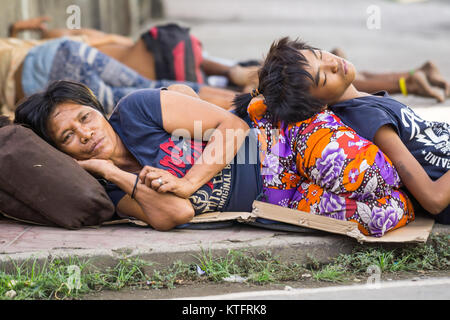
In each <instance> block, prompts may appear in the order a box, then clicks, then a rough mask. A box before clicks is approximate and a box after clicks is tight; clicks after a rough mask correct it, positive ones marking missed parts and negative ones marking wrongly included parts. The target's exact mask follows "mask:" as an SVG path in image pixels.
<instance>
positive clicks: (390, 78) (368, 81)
mask: <svg viewBox="0 0 450 320" xmlns="http://www.w3.org/2000/svg"><path fill="white" fill-rule="evenodd" d="M436 70H437V69H436ZM433 71H435V70H433ZM431 74H433V76H434V78H433V79H434V83H439V84H440V87H441V88H442V87H446V88H447V90H449V88H448V83H446V82H445V80H440V82H439V80H438V79H440V78H439V75H440V73H439V71H437V72H436V71H435V73H431V71H428V73H426V72H424V71H423V70H422V68H419V69H417V70H416V71H414V73H413V74H410V73H409V72H403V73H380V74H374V73H369V72H360V73H358V75H357V77H356V78H355V81H354V82H353V84H354V85H355V87H356V89H358V90H360V91H365V92H376V91H381V90H386V91H387V92H389V93H391V94H396V93H400V92H401V90H400V84H399V80H400V78H401V77H404V78H405V81H406V88H407V91H408V93H410V94H415V95H418V96H423V97H431V98H434V99H436V100H437V101H438V102H442V101H444V100H445V94H444V93H443V92H441V91H440V90H439V89H438V88H436V87H433V86H432V84H431V83H430V82H431V81H429V78H430V75H431ZM442 79H443V78H442Z"/></svg>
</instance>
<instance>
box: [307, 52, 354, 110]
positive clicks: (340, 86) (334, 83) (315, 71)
mask: <svg viewBox="0 0 450 320" xmlns="http://www.w3.org/2000/svg"><path fill="white" fill-rule="evenodd" d="M301 53H302V54H303V55H304V56H305V58H306V60H307V61H308V64H309V67H308V68H306V71H308V72H309V73H310V74H311V75H312V77H313V79H314V82H313V83H312V85H311V87H310V93H311V94H312V96H313V97H315V98H317V99H321V100H323V101H325V102H326V103H327V104H330V103H333V102H336V101H337V100H338V99H339V98H340V97H341V96H342V95H343V94H344V92H345V90H347V88H348V87H349V86H350V84H351V83H352V82H353V80H354V79H355V74H356V70H355V67H354V66H353V64H351V63H350V62H348V61H346V60H345V59H343V58H340V57H338V56H335V55H334V54H332V53H330V52H327V51H321V50H301Z"/></svg>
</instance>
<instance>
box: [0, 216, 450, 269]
mask: <svg viewBox="0 0 450 320" xmlns="http://www.w3.org/2000/svg"><path fill="white" fill-rule="evenodd" d="M432 233H441V234H442V233H445V234H450V226H443V225H436V224H435V226H434V228H433V232H432ZM357 244H358V243H357V241H356V240H354V239H353V238H349V237H346V236H339V235H333V234H329V233H325V232H320V231H315V230H311V232H288V231H275V230H269V229H264V228H259V227H253V226H248V225H244V224H234V225H232V226H228V227H225V228H220V229H213V230H191V229H178V230H173V231H170V232H159V231H155V230H153V229H151V228H148V227H138V226H134V225H128V224H122V225H112V226H102V227H100V228H83V229H81V230H74V231H73V230H65V229H60V228H52V227H42V226H34V225H28V224H23V223H19V222H15V221H12V220H0V269H1V270H6V269H8V268H10V267H12V266H13V262H14V263H16V264H17V263H22V262H23V261H26V260H31V261H33V260H34V259H37V261H38V262H39V263H43V262H44V261H46V260H47V259H49V258H51V257H53V258H55V257H58V258H62V259H68V258H74V257H77V258H80V259H90V260H91V262H92V263H93V264H95V265H97V266H100V267H108V266H113V265H115V264H116V263H117V262H118V260H119V259H120V258H123V257H125V256H126V257H140V258H141V259H144V260H147V261H152V262H154V263H156V266H160V267H164V266H169V265H171V264H172V263H173V262H174V261H176V260H181V261H184V262H187V263H189V262H195V261H196V258H195V256H199V255H201V254H202V252H205V251H206V252H211V253H212V254H213V255H215V256H216V255H223V254H226V253H227V251H228V250H230V249H242V250H250V251H252V252H261V251H271V252H272V253H273V254H274V255H277V256H279V257H280V259H283V260H284V261H289V262H297V263H304V262H306V261H307V259H308V256H309V257H311V256H312V257H314V258H315V259H317V260H318V261H320V262H327V261H329V259H332V258H333V257H336V256H337V255H339V254H340V253H350V252H351V250H352V248H353V247H354V246H356V245H357Z"/></svg>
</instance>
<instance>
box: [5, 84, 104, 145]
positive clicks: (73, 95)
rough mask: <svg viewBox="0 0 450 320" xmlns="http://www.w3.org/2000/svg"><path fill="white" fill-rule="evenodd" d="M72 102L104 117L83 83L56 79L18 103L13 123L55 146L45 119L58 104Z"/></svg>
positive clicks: (102, 110)
mask: <svg viewBox="0 0 450 320" xmlns="http://www.w3.org/2000/svg"><path fill="white" fill-rule="evenodd" d="M65 102H72V103H76V104H80V105H83V106H88V107H92V108H94V109H95V110H98V111H100V113H102V114H103V116H104V117H105V118H106V113H105V110H104V108H103V106H102V105H101V104H100V102H99V101H98V100H97V98H96V97H95V95H94V94H93V93H92V91H91V90H90V89H89V88H88V87H86V86H85V85H84V84H81V83H77V82H72V81H56V82H53V83H52V84H50V86H49V87H48V88H47V89H46V90H45V91H44V92H39V93H36V94H34V95H32V96H30V97H29V98H27V99H26V100H24V101H23V102H21V103H20V104H19V106H18V107H17V109H16V112H15V119H14V123H17V124H22V125H25V126H27V127H30V128H31V129H32V130H33V131H34V132H35V133H36V134H37V135H38V136H40V137H41V138H42V139H44V140H45V141H47V142H48V143H50V144H51V145H53V146H55V144H54V142H53V140H52V139H51V138H50V136H49V133H48V130H47V121H48V118H49V117H50V115H51V113H52V112H53V110H54V109H55V108H56V107H57V106H58V105H60V104H62V103H65Z"/></svg>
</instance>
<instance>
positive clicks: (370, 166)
mask: <svg viewBox="0 0 450 320" xmlns="http://www.w3.org/2000/svg"><path fill="white" fill-rule="evenodd" d="M248 113H249V116H250V119H251V121H252V123H253V126H254V128H255V129H256V131H257V134H258V143H259V150H260V157H261V174H262V175H263V183H264V195H265V197H264V198H263V199H262V200H263V201H266V202H269V203H272V204H277V205H280V206H283V207H288V208H292V209H297V210H301V211H305V212H309V213H313V214H316V215H322V216H327V217H330V218H334V219H338V220H346V221H353V222H356V223H357V224H358V226H359V229H360V230H361V232H362V233H364V234H365V235H370V236H376V237H381V236H382V235H384V234H385V233H386V232H387V231H389V230H393V229H397V228H399V227H402V226H404V225H406V224H408V223H409V222H410V221H412V220H414V210H413V207H412V203H411V201H410V200H409V199H408V198H407V196H406V195H405V194H404V193H403V192H402V191H400V190H399V188H400V186H401V181H400V178H399V176H398V174H397V171H396V170H395V168H394V167H393V165H392V163H391V161H390V160H389V159H388V158H387V157H386V156H385V155H384V154H383V153H382V152H381V151H380V150H379V149H378V147H377V146H375V145H374V144H373V143H371V142H370V141H368V140H365V139H364V138H362V137H360V136H358V135H357V134H356V132H355V131H354V130H352V129H351V128H349V127H347V126H345V125H344V124H343V123H342V122H341V121H340V119H339V118H338V117H337V116H336V115H334V114H333V113H332V112H331V111H329V110H325V111H323V112H321V113H319V114H317V115H315V116H314V117H312V118H310V119H307V120H305V121H302V122H298V123H295V124H290V125H286V124H285V123H284V122H278V123H276V124H273V122H272V121H271V118H270V115H269V114H268V113H266V106H265V104H264V102H263V100H256V101H255V100H254V101H252V103H251V104H250V105H249V107H248Z"/></svg>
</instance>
